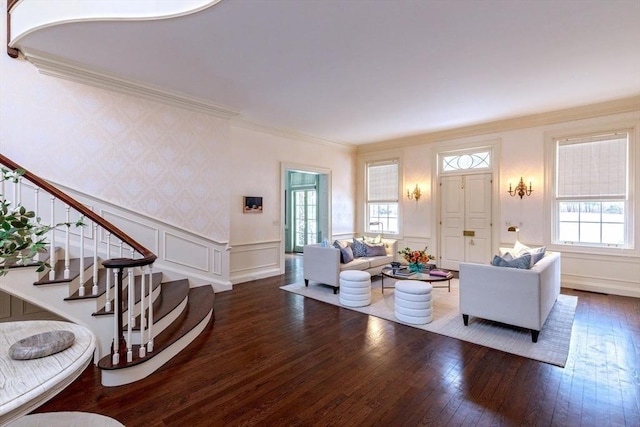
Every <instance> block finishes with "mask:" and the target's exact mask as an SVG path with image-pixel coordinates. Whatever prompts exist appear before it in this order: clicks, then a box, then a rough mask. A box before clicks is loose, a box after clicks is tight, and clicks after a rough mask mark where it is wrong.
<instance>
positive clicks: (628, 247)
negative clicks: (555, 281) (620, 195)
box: [544, 120, 640, 255]
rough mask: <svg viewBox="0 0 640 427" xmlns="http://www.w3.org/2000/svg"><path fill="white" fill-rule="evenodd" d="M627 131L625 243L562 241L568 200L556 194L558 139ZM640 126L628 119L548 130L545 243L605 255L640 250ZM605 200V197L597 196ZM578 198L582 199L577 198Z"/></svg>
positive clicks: (546, 138)
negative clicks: (638, 187)
mask: <svg viewBox="0 0 640 427" xmlns="http://www.w3.org/2000/svg"><path fill="white" fill-rule="evenodd" d="M620 132H624V133H627V134H628V137H629V139H628V143H627V144H628V151H627V164H628V175H627V197H626V200H625V203H626V204H625V208H626V209H625V224H626V231H625V240H626V242H625V244H624V245H610V244H606V243H598V244H590V243H578V242H576V243H574V242H562V241H560V240H559V239H558V235H559V212H558V205H559V203H560V202H562V201H564V202H566V201H568V200H567V199H566V198H564V199H563V198H560V199H559V198H557V197H556V190H557V186H556V175H557V152H556V149H557V143H558V141H562V140H567V139H578V138H588V137H590V136H596V135H604V134H614V133H620ZM639 136H640V135H639V126H638V123H637V122H634V121H630V120H625V121H619V122H614V123H610V124H608V125H606V126H602V125H601V126H588V127H576V128H572V129H564V130H559V131H551V132H545V163H546V164H545V198H544V209H545V211H546V212H548V215H545V216H544V217H545V224H544V225H545V229H546V230H548V231H547V233H546V235H545V239H544V241H545V244H546V246H547V247H548V248H549V249H550V250H557V251H564V252H576V253H591V254H602V255H621V254H635V255H638V254H640V249H639V248H638V244H637V241H636V240H637V239H636V238H635V236H636V223H637V222H638V218H637V215H638V209H637V205H638V201H639V200H638V198H637V197H636V196H634V194H635V193H634V192H635V180H636V178H635V177H636V173H637V171H636V168H637V167H638V166H637V165H639V164H640V159H639V158H638V154H639V153H638V150H637V149H636V147H635V146H636V145H637V144H638V141H640V138H639ZM596 199H597V200H598V201H599V200H604V198H596ZM596 199H594V198H593V197H591V198H590V197H588V196H585V197H583V198H580V200H579V201H586V200H596ZM576 201H578V200H576Z"/></svg>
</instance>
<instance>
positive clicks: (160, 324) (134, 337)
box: [124, 295, 189, 343]
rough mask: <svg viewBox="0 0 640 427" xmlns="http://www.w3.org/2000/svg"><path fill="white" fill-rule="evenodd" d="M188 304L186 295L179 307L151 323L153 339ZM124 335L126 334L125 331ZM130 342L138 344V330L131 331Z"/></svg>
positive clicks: (178, 315)
mask: <svg viewBox="0 0 640 427" xmlns="http://www.w3.org/2000/svg"><path fill="white" fill-rule="evenodd" d="M188 302H189V296H188V295H187V296H185V297H184V299H183V300H182V302H180V305H178V306H177V307H176V308H174V309H173V310H172V311H171V312H170V313H168V314H167V315H166V316H164V317H163V318H162V319H160V320H158V321H157V322H153V329H152V330H151V331H152V333H153V336H154V338H155V337H156V336H158V334H160V333H161V332H162V331H164V330H165V329H166V328H167V327H168V326H170V325H171V324H172V323H173V322H174V321H175V320H176V319H177V318H178V317H180V315H181V314H182V312H183V311H184V309H185V308H186V307H187V303H188ZM147 320H149V319H147ZM136 326H139V325H136ZM125 327H126V325H125ZM124 333H125V334H126V331H125V332H124ZM145 333H146V331H145ZM131 341H132V342H135V343H139V342H140V330H139V329H134V330H133V331H131Z"/></svg>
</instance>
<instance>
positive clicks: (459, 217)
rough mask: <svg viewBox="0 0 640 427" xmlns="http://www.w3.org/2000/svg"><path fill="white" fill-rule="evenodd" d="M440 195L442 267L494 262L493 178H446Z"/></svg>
mask: <svg viewBox="0 0 640 427" xmlns="http://www.w3.org/2000/svg"><path fill="white" fill-rule="evenodd" d="M440 191H441V193H440V200H441V205H440V261H439V265H440V267H442V268H446V269H450V270H459V264H460V263H461V262H479V263H486V262H488V261H490V259H491V174H490V173H487V174H473V175H454V176H445V177H442V178H441V182H440Z"/></svg>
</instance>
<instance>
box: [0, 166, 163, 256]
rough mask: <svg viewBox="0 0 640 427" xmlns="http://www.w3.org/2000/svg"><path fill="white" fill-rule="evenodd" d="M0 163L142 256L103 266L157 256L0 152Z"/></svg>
mask: <svg viewBox="0 0 640 427" xmlns="http://www.w3.org/2000/svg"><path fill="white" fill-rule="evenodd" d="M0 163H1V164H3V165H5V166H7V167H9V168H11V170H22V171H24V173H23V174H22V176H23V177H25V178H27V179H28V180H29V181H31V182H32V183H34V184H35V185H37V186H38V187H40V188H42V189H43V190H45V191H47V192H48V193H49V194H51V195H52V196H55V197H56V198H58V199H60V200H62V201H63V202H65V203H66V204H67V205H69V206H71V207H73V208H74V209H75V210H76V211H78V212H80V213H81V214H82V215H83V216H85V217H87V218H89V219H90V220H92V221H93V222H95V223H97V224H99V225H100V226H102V228H104V229H105V230H107V231H109V232H111V234H113V235H115V236H117V237H118V238H119V239H120V240H122V241H123V242H124V243H126V244H127V245H129V246H130V247H131V248H133V249H134V250H136V251H137V252H138V253H140V255H142V258H140V259H136V260H131V259H128V258H116V259H111V260H106V261H104V262H103V263H102V264H103V265H104V266H105V267H107V266H108V267H109V268H119V267H122V268H127V267H134V266H143V265H149V264H153V262H154V261H155V260H156V258H157V256H156V255H155V254H154V253H153V252H151V251H150V250H149V249H147V248H146V247H144V246H143V245H141V244H140V243H138V242H137V241H136V240H134V239H133V238H132V237H131V236H129V235H128V234H127V233H125V232H124V231H122V230H120V229H119V228H118V227H116V226H115V225H113V224H112V223H110V222H109V221H107V220H106V219H104V218H103V217H101V216H100V215H98V214H97V213H95V212H94V211H92V210H91V209H89V208H87V207H86V206H85V205H83V204H82V203H79V202H77V201H76V200H75V199H73V198H72V197H71V196H69V195H67V194H66V193H64V192H63V191H61V190H59V189H57V188H56V187H54V186H53V185H51V184H49V183H48V182H47V181H45V180H43V179H42V178H40V177H38V176H37V175H34V174H33V173H31V172H29V171H28V170H27V169H25V168H23V167H22V166H20V165H19V164H17V163H15V162H14V161H12V160H10V159H9V158H7V157H5V156H4V155H2V154H0ZM132 262H133V264H132Z"/></svg>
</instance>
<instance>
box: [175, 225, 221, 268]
mask: <svg viewBox="0 0 640 427" xmlns="http://www.w3.org/2000/svg"><path fill="white" fill-rule="evenodd" d="M210 259H211V257H210V255H209V248H207V247H206V246H205V245H201V244H199V243H196V242H193V241H190V240H188V239H184V238H182V237H181V236H177V235H175V234H173V233H171V232H165V233H164V260H165V261H169V262H172V263H174V264H178V265H182V266H185V267H189V268H194V269H196V270H200V271H205V272H209V271H211V268H210V263H209V260H210Z"/></svg>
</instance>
